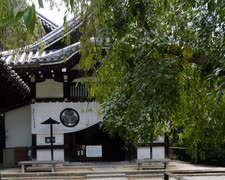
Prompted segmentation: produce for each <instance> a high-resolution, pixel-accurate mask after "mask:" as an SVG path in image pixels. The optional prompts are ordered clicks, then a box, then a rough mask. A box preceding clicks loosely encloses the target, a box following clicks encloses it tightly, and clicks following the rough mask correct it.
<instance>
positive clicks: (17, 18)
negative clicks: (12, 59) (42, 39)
mask: <svg viewBox="0 0 225 180" xmlns="http://www.w3.org/2000/svg"><path fill="white" fill-rule="evenodd" d="M27 8H28V9H29V8H30V7H29V6H27V5H26V3H25V1H23V0H21V1H11V0H4V1H0V15H1V16H0V35H1V50H3V49H4V50H5V49H17V48H21V47H24V46H25V45H27V44H30V43H32V42H33V41H34V40H35V37H34V35H36V30H35V31H34V27H33V24H32V23H34V21H35V19H34V16H33V17H32V18H33V21H32V23H30V24H28V26H29V27H27V28H28V29H30V31H31V32H33V33H31V32H27V29H26V27H25V26H24V23H23V22H22V19H23V16H24V13H25V12H26V9H27ZM34 12H35V11H34V8H33V13H34ZM18 34H20V36H18Z"/></svg>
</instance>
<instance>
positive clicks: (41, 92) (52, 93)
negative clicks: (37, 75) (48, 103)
mask: <svg viewBox="0 0 225 180" xmlns="http://www.w3.org/2000/svg"><path fill="white" fill-rule="evenodd" d="M62 97H63V83H60V82H56V81H54V80H53V79H46V80H45V81H44V82H41V83H36V98H62Z"/></svg>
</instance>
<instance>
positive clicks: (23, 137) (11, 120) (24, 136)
mask: <svg viewBox="0 0 225 180" xmlns="http://www.w3.org/2000/svg"><path fill="white" fill-rule="evenodd" d="M30 117H31V109H30V105H29V106H25V107H22V108H18V109H16V110H12V111H9V112H7V113H5V129H6V148H15V147H25V146H26V147H30V146H31V142H32V135H31V118H30Z"/></svg>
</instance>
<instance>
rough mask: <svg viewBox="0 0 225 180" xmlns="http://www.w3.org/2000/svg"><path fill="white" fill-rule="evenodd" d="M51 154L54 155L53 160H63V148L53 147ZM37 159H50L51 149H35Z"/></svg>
mask: <svg viewBox="0 0 225 180" xmlns="http://www.w3.org/2000/svg"><path fill="white" fill-rule="evenodd" d="M53 156H54V160H57V161H64V150H63V149H54V150H53ZM37 160H38V161H48V160H51V150H50V149H42V150H37Z"/></svg>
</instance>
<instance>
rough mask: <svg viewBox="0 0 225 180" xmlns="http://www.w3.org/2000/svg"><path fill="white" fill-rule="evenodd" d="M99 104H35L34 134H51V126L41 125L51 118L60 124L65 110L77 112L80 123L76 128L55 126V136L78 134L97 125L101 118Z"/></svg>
mask: <svg viewBox="0 0 225 180" xmlns="http://www.w3.org/2000/svg"><path fill="white" fill-rule="evenodd" d="M98 106H99V105H98V103H96V102H89V103H88V102H78V103H73V102H64V103H61V102H58V103H35V104H32V105H31V119H32V134H49V131H50V128H49V125H43V124H41V123H42V122H43V121H45V120H47V119H49V118H50V117H51V118H52V119H54V120H56V121H58V122H60V113H61V112H62V111H63V110H64V109H65V108H72V109H74V110H76V111H77V112H78V114H79V116H80V121H79V123H78V124H77V125H76V126H75V127H66V126H64V125H63V124H62V123H61V122H60V124H55V125H53V133H54V134H63V133H69V132H76V131H79V130H82V129H86V128H88V127H90V126H93V125H94V124H97V123H98V122H99V121H100V120H101V118H100V117H99V114H98Z"/></svg>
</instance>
